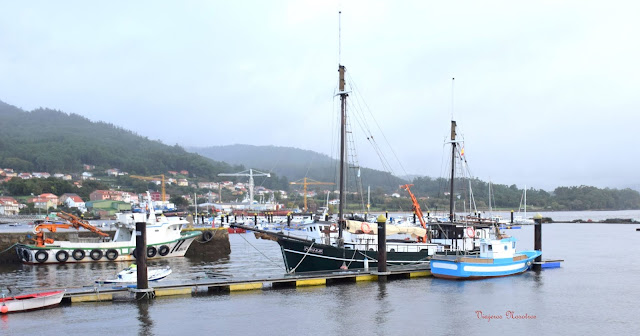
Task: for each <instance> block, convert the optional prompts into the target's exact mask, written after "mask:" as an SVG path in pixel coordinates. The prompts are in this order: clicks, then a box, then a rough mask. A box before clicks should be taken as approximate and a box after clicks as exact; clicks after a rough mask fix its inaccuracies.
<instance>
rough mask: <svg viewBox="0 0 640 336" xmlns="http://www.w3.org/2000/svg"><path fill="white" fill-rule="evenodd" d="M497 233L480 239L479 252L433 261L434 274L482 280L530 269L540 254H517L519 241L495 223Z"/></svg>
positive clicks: (453, 163) (453, 156) (454, 142)
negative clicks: (502, 230) (503, 231)
mask: <svg viewBox="0 0 640 336" xmlns="http://www.w3.org/2000/svg"><path fill="white" fill-rule="evenodd" d="M455 135H456V122H455V121H453V120H452V121H451V144H452V147H453V151H452V162H451V165H452V168H451V181H450V184H451V193H450V200H449V202H450V218H451V219H452V221H453V220H454V218H455V216H454V209H455V207H454V200H453V195H454V193H453V184H454V177H455V176H454V172H455V154H456V150H455V148H456V144H457V143H456V137H455ZM492 225H493V228H494V234H493V235H491V236H488V237H483V238H480V239H478V240H477V242H478V243H479V248H480V249H479V253H478V254H476V253H473V254H471V253H466V252H456V253H454V254H446V255H442V254H440V255H435V256H433V257H432V258H431V274H432V275H433V276H434V277H437V278H443V279H481V278H491V277H501V276H508V275H514V274H518V273H522V272H524V271H526V270H528V269H529V267H531V264H532V263H533V260H534V259H535V258H537V257H539V256H540V255H541V254H542V252H541V251H535V250H533V251H523V252H516V239H515V238H513V237H509V236H507V235H506V234H503V233H502V232H500V229H499V228H498V225H499V222H496V221H493V224H492Z"/></svg>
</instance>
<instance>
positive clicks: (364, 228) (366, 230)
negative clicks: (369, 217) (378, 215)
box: [360, 223, 371, 233]
mask: <svg viewBox="0 0 640 336" xmlns="http://www.w3.org/2000/svg"><path fill="white" fill-rule="evenodd" d="M360 229H361V230H362V232H364V233H369V232H371V227H370V226H369V224H368V223H362V224H360Z"/></svg>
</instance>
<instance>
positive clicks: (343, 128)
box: [338, 65, 348, 243]
mask: <svg viewBox="0 0 640 336" xmlns="http://www.w3.org/2000/svg"><path fill="white" fill-rule="evenodd" d="M345 71H346V70H345V67H344V65H338V72H339V74H340V77H339V81H338V90H339V91H340V92H339V94H340V204H339V205H338V240H339V242H340V243H341V242H342V228H343V225H344V218H343V217H342V216H343V214H344V212H343V210H344V202H345V185H346V174H345V173H346V172H345V169H344V168H345V164H346V160H345V154H346V150H345V139H346V137H347V125H346V124H347V96H348V94H347V93H346V92H345V90H344V72H345Z"/></svg>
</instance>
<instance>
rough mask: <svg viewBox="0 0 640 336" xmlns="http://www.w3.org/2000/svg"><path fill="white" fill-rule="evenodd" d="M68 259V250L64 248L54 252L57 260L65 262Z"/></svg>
mask: <svg viewBox="0 0 640 336" xmlns="http://www.w3.org/2000/svg"><path fill="white" fill-rule="evenodd" d="M68 259H69V252H67V251H65V250H60V251H58V252H56V260H57V261H58V262H61V263H63V262H67V260H68Z"/></svg>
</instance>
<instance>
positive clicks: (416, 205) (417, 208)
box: [400, 184, 429, 242]
mask: <svg viewBox="0 0 640 336" xmlns="http://www.w3.org/2000/svg"><path fill="white" fill-rule="evenodd" d="M411 186H413V184H405V185H403V186H401V187H400V188H402V189H404V190H406V191H407V192H408V193H409V196H410V197H411V201H412V202H413V211H415V212H416V215H417V216H418V219H419V220H420V224H421V225H422V227H423V228H424V229H425V230H427V234H426V235H425V236H424V238H423V240H424V241H425V242H429V240H427V238H428V236H429V229H427V224H426V223H425V222H424V218H423V217H422V209H420V204H419V203H418V200H417V199H416V197H415V196H414V195H413V193H412V192H411V189H410V187H411Z"/></svg>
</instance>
